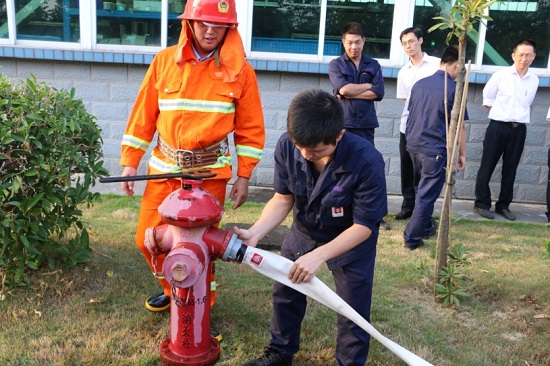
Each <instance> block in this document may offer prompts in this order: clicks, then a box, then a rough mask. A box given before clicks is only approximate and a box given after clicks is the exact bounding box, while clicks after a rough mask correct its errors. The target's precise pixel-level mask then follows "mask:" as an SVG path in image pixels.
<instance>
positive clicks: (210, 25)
mask: <svg viewBox="0 0 550 366" xmlns="http://www.w3.org/2000/svg"><path fill="white" fill-rule="evenodd" d="M199 24H202V25H203V26H204V27H206V28H235V24H226V23H209V22H199Z"/></svg>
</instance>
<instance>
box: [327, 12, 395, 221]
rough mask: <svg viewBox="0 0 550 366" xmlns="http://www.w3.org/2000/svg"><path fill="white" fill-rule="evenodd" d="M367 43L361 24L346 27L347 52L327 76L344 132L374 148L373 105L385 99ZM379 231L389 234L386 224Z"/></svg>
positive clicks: (374, 112) (344, 30) (376, 122)
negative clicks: (366, 51)
mask: <svg viewBox="0 0 550 366" xmlns="http://www.w3.org/2000/svg"><path fill="white" fill-rule="evenodd" d="M365 42H366V38H365V34H364V32H363V28H362V27H361V24H359V23H356V22H351V23H348V24H346V25H345V26H344V29H343V30H342V44H343V46H344V50H345V51H346V52H345V53H344V54H343V55H342V56H340V57H338V58H336V59H334V60H332V61H331V62H330V63H329V66H328V67H329V69H328V75H329V78H330V82H331V84H332V88H333V90H334V94H335V95H336V97H337V98H338V99H339V100H340V103H341V104H342V107H343V108H344V128H345V129H346V131H347V132H351V133H353V134H355V135H357V136H360V137H363V138H364V139H366V140H367V141H369V142H370V143H371V144H372V145H373V146H374V129H375V128H377V127H378V126H379V125H378V118H377V117H376V109H375V107H374V102H375V101H380V100H382V98H384V78H383V77H382V69H381V67H380V64H379V63H378V61H376V60H375V59H373V58H370V57H368V56H366V55H364V54H363V47H364V45H365ZM380 227H382V228H383V229H384V230H390V225H389V224H388V223H387V222H385V221H384V220H382V222H381V223H380Z"/></svg>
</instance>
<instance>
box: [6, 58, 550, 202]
mask: <svg viewBox="0 0 550 366" xmlns="http://www.w3.org/2000/svg"><path fill="white" fill-rule="evenodd" d="M146 69H147V67H146V66H136V65H119V64H106V63H85V62H55V61H33V60H18V59H11V58H0V72H1V73H4V74H6V75H7V76H8V77H10V78H13V79H18V78H25V77H27V76H29V75H30V74H31V73H32V74H34V75H35V76H36V77H37V78H38V80H40V81H45V82H48V83H49V84H51V85H52V86H54V87H56V88H58V89H59V88H66V89H70V88H75V90H76V96H77V97H78V98H81V99H82V100H83V101H84V103H85V104H86V106H87V108H88V110H89V112H90V113H91V114H93V115H95V116H96V117H97V120H98V124H99V125H100V127H101V129H102V130H103V141H104V154H105V159H104V160H105V165H106V167H107V169H109V171H110V172H111V175H118V174H120V172H121V168H120V166H119V165H118V159H119V155H120V141H121V139H122V135H123V133H124V127H125V125H126V121H127V118H128V115H129V113H130V111H131V109H132V106H133V103H134V99H135V96H136V94H137V91H138V89H139V86H140V84H141V81H142V79H143V76H144V75H145V72H146ZM257 74H258V81H259V84H260V89H261V96H262V102H263V109H264V116H265V126H266V132H267V139H266V146H265V151H264V155H263V158H262V161H261V162H260V164H259V165H258V166H257V168H256V171H255V174H254V176H253V177H252V179H251V184H252V185H257V186H270V185H271V182H272V178H273V171H272V167H273V150H274V148H275V144H276V142H277V139H278V137H279V136H280V134H281V133H282V132H283V131H285V126H286V110H287V108H288V105H289V103H290V100H291V99H292V97H293V96H294V95H296V93H298V92H300V91H302V90H304V89H307V88H321V89H325V90H327V91H330V90H331V86H330V81H329V79H328V77H327V76H326V75H319V74H300V73H277V72H267V71H260V72H258V73H257ZM385 82H386V96H385V98H384V100H383V101H381V102H378V103H377V112H378V118H379V122H380V127H379V128H378V129H377V131H376V139H375V142H376V146H377V148H378V149H379V150H380V151H381V152H382V154H383V156H384V158H385V160H386V177H387V187H388V193H390V194H400V173H399V153H398V144H399V118H400V115H401V111H402V108H403V102H402V101H401V100H397V99H395V89H396V80H395V79H386V80H385ZM482 89H483V85H476V84H470V86H469V98H468V112H469V115H470V118H471V120H470V121H469V122H468V123H467V138H468V143H467V167H466V169H465V171H463V172H461V173H459V174H458V175H457V182H456V185H455V196H456V197H457V198H463V199H472V198H473V197H474V185H475V176H476V174H477V169H478V166H479V160H480V158H481V151H482V142H483V138H484V135H485V129H486V126H487V112H486V111H485V109H484V108H483V107H482V106H481V101H482V95H481V93H482ZM549 105H550V89H549V88H539V90H538V92H537V97H536V99H535V102H534V104H533V110H532V114H531V122H532V123H531V125H530V126H529V127H528V129H527V142H526V147H525V150H524V152H523V157H522V161H521V164H520V166H519V168H518V172H517V178H516V187H515V192H516V193H515V200H516V201H518V202H535V203H544V202H545V192H546V181H547V179H548V178H547V177H548V168H547V156H548V155H547V154H548V153H547V152H548V148H549V147H550V122H547V121H546V120H545V117H546V113H547V111H548V107H549ZM144 167H145V164H142V166H141V167H140V170H141V172H142V173H144V172H145V170H144ZM500 169H501V167H500V165H499V166H497V169H496V170H495V173H494V175H493V180H492V181H494V182H492V183H491V189H492V192H493V196H495V197H496V196H498V193H499V184H498V181H499V180H500V171H501V170H500Z"/></svg>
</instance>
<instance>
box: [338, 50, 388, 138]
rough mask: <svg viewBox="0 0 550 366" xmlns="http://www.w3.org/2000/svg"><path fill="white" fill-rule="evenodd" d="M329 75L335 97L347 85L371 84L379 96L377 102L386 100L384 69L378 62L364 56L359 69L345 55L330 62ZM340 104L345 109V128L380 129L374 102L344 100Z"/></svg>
mask: <svg viewBox="0 0 550 366" xmlns="http://www.w3.org/2000/svg"><path fill="white" fill-rule="evenodd" d="M328 75H329V77H330V82H331V84H332V88H333V89H334V95H336V94H338V92H339V90H340V88H342V87H343V86H344V85H347V84H364V83H371V84H372V88H371V89H370V90H371V91H372V92H374V93H376V95H377V96H378V98H377V99H376V101H380V100H382V98H384V78H383V77H382V69H381V68H380V64H379V63H378V61H376V60H375V59H373V58H370V57H367V56H365V55H362V56H361V62H360V63H359V67H358V68H357V67H355V64H354V63H353V61H352V60H351V59H350V58H349V57H348V55H347V54H345V53H344V54H343V55H342V56H340V57H338V58H335V59H334V60H332V61H330V63H329V65H328ZM340 102H341V104H342V107H343V108H344V117H345V119H344V127H347V128H376V127H378V118H377V117H376V110H375V108H374V100H364V99H347V98H342V99H340Z"/></svg>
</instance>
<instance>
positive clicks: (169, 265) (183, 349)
mask: <svg viewBox="0 0 550 366" xmlns="http://www.w3.org/2000/svg"><path fill="white" fill-rule="evenodd" d="M200 182H201V181H200V180H191V179H182V185H181V188H180V189H179V190H177V191H174V192H172V193H171V194H170V195H169V196H168V197H166V199H165V200H164V201H163V202H162V204H161V205H160V206H159V208H158V210H159V213H160V215H161V216H162V220H163V222H164V223H165V224H163V225H159V226H156V227H153V228H149V229H147V231H146V233H145V245H146V246H147V248H148V249H149V251H150V252H151V254H152V256H153V264H154V263H155V257H156V256H157V255H158V254H161V253H164V254H167V255H166V258H165V260H164V265H163V268H162V272H163V274H164V277H165V278H166V280H167V281H168V282H169V283H170V284H171V287H172V295H171V304H170V336H169V338H167V339H165V340H164V341H163V342H162V344H161V346H160V356H161V360H162V363H163V364H164V365H193V366H206V365H214V364H215V363H216V362H217V361H218V360H219V358H220V346H219V343H218V340H217V339H215V338H213V337H211V336H210V281H211V267H212V265H213V262H214V260H216V258H220V259H222V260H224V261H234V262H241V261H242V259H243V256H244V252H245V251H246V245H244V244H243V243H242V242H241V240H239V239H238V238H237V235H236V234H234V233H232V232H229V231H225V230H222V229H219V228H217V227H215V226H214V225H216V224H217V223H218V222H219V221H220V220H221V218H222V215H223V212H224V211H223V208H222V206H221V204H220V202H219V201H218V200H217V199H216V197H215V196H214V195H212V194H211V193H209V192H207V191H205V190H203V189H202V188H201V187H200ZM154 270H155V271H157V269H156V268H155V269H154Z"/></svg>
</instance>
